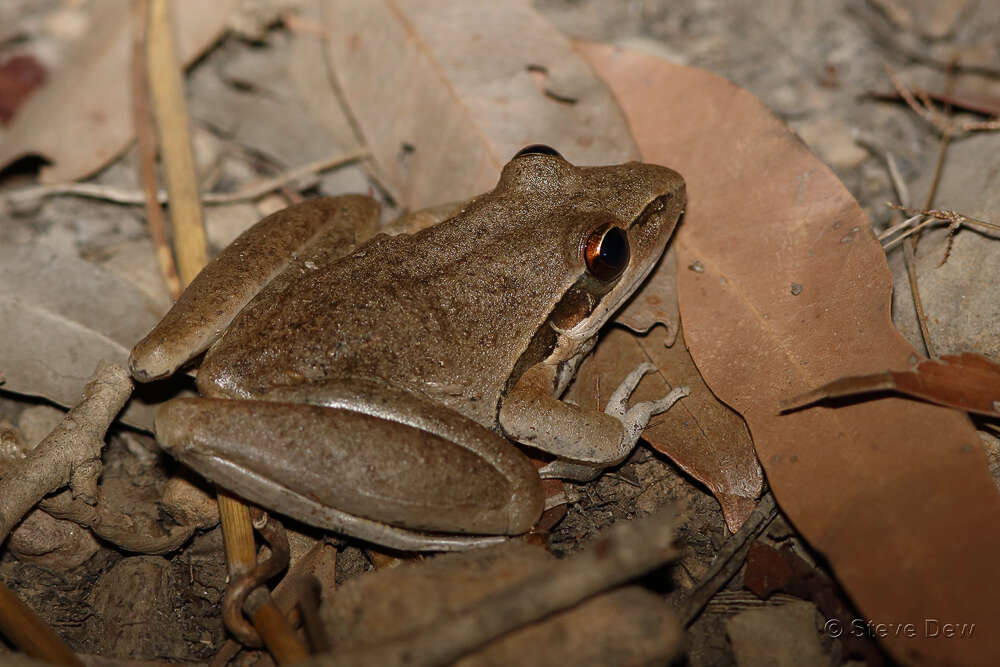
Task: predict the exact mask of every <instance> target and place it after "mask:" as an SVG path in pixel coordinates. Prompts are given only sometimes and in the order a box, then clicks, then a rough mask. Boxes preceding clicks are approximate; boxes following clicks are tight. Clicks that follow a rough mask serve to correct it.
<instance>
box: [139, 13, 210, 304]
mask: <svg viewBox="0 0 1000 667" xmlns="http://www.w3.org/2000/svg"><path fill="white" fill-rule="evenodd" d="M146 46H147V58H148V65H149V83H150V88H151V92H152V97H153V102H154V104H153V108H154V110H155V112H156V124H157V127H158V129H159V132H160V147H161V154H160V157H161V158H162V160H163V171H164V174H165V176H166V180H167V192H169V193H170V222H171V225H172V226H173V229H174V239H175V241H174V242H175V244H176V248H175V250H176V251H177V268H178V270H179V271H180V276H181V280H182V281H183V282H184V284H188V283H190V282H191V281H192V280H194V277H195V276H196V275H198V272H199V271H201V269H202V267H203V266H205V264H206V263H207V262H208V251H207V244H206V242H205V225H204V224H203V222H202V215H201V203H200V201H199V199H198V183H197V180H196V177H195V165H194V151H192V149H191V132H190V129H189V126H188V113H187V105H186V103H185V101H184V82H183V80H182V79H181V68H180V65H179V64H178V61H177V53H176V50H175V49H174V40H173V26H172V25H171V21H170V3H169V2H168V1H167V0H149V34H148V36H147V44H146Z"/></svg>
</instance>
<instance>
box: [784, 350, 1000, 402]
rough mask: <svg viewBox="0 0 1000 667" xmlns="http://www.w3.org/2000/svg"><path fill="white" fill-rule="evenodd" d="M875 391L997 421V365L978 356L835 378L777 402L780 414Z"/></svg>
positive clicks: (999, 367) (999, 391) (999, 390)
mask: <svg viewBox="0 0 1000 667" xmlns="http://www.w3.org/2000/svg"><path fill="white" fill-rule="evenodd" d="M875 391H898V392H899V393H901V394H906V395H907V396H912V397H914V398H922V399H924V400H926V401H930V402H931V403H936V404H938V405H946V406H948V407H949V408H958V409H959V410H965V411H966V412H975V413H977V414H981V415H986V416H987V417H1000V364H996V363H994V362H992V361H990V360H989V359H987V358H986V357H981V356H979V355H978V354H968V353H967V354H960V355H950V354H946V355H945V356H943V357H941V358H940V359H928V360H926V361H922V362H920V363H919V364H917V366H916V368H914V369H913V370H909V371H885V372H884V373H873V374H872V375H855V376H853V377H845V378H838V379H836V380H834V381H833V382H828V383H827V384H825V385H823V386H822V387H818V388H816V389H813V390H812V391H810V392H806V393H805V394H802V395H800V396H796V397H795V398H790V399H788V400H785V401H782V402H781V410H782V411H783V412H788V411H789V410H794V409H795V408H801V407H803V406H806V405H812V404H813V403H816V402H818V401H822V400H824V399H827V398H838V397H841V396H854V395H856V394H865V393H871V392H875Z"/></svg>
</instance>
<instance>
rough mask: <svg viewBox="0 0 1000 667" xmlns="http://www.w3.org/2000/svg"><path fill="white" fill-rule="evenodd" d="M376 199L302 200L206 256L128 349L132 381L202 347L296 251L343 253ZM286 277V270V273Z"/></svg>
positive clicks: (161, 372)
mask: <svg viewBox="0 0 1000 667" xmlns="http://www.w3.org/2000/svg"><path fill="white" fill-rule="evenodd" d="M377 221H378V204H377V203H376V202H375V201H374V200H373V199H371V198H370V197H362V196H359V195H343V196H340V197H322V198H318V199H310V200H308V201H305V202H302V203H301V204H296V205H294V206H289V207H288V208H286V209H282V210H281V211H278V212H277V213H274V214H272V215H269V216H267V217H266V218H264V219H263V220H261V221H259V222H257V223H256V224H255V225H253V226H252V227H250V229H248V230H247V231H245V232H243V234H241V235H240V236H239V238H237V239H236V240H235V241H233V242H232V243H231V244H230V245H228V246H226V248H225V249H224V250H223V251H222V252H221V253H219V255H218V256H217V257H215V259H213V260H212V261H211V262H209V263H208V265H206V266H205V268H204V269H202V271H201V273H199V274H198V275H197V276H196V277H195V279H194V280H193V281H192V282H191V284H190V285H189V286H188V287H187V288H186V289H185V290H184V292H183V294H181V296H180V298H179V299H178V300H177V303H175V304H174V306H173V308H171V309H170V311H169V312H168V313H167V314H166V315H165V316H164V318H163V319H162V320H161V321H160V323H159V324H157V325H156V327H154V328H153V330H152V331H150V332H149V334H147V335H146V337H145V338H143V339H142V340H141V341H139V343H137V344H136V346H135V348H134V349H133V350H132V355H131V357H130V358H129V365H130V366H131V368H132V375H133V376H134V377H135V378H136V379H137V380H139V381H140V382H148V381H150V380H156V379H159V378H162V377H166V376H168V375H170V374H172V373H173V372H174V371H176V370H177V369H178V368H179V367H180V366H181V365H182V364H184V363H186V362H187V361H189V360H190V359H193V358H194V357H196V356H197V355H198V354H200V353H202V352H204V351H205V350H206V349H208V347H209V346H210V345H211V344H212V343H214V342H215V341H216V340H217V339H218V338H219V336H220V335H221V334H222V332H223V331H225V329H226V327H228V326H229V324H230V322H232V321H233V319H234V318H235V317H236V315H237V314H239V312H240V311H241V310H242V309H243V308H244V306H246V305H247V304H248V303H249V302H250V300H251V299H253V298H254V296H256V295H257V293H258V292H260V291H261V290H262V289H264V287H266V286H267V285H268V284H269V283H271V282H272V281H274V280H275V278H276V277H278V276H280V275H281V274H282V273H283V272H285V270H286V269H287V268H288V266H289V264H290V263H291V262H292V261H293V260H295V259H296V258H297V259H298V260H299V261H303V262H304V261H308V260H309V255H310V254H311V253H336V254H337V255H338V256H339V255H344V254H347V253H348V252H350V251H352V250H353V249H354V248H355V247H356V246H357V245H358V244H359V243H361V242H363V241H365V240H367V239H368V238H369V237H371V236H372V234H373V233H374V230H375V224H376V222H377ZM289 278H294V276H289Z"/></svg>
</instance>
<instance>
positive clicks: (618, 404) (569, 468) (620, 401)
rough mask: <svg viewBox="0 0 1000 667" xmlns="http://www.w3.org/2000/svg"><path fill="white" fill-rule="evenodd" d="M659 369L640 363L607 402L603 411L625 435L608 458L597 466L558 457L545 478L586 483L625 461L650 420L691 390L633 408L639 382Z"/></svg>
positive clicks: (547, 468)
mask: <svg viewBox="0 0 1000 667" xmlns="http://www.w3.org/2000/svg"><path fill="white" fill-rule="evenodd" d="M655 370H656V366H655V365H653V364H651V363H649V362H646V363H643V364H640V365H639V367H638V368H636V369H635V370H633V371H632V372H631V373H629V374H628V375H627V376H625V379H624V380H622V382H621V384H619V385H618V388H617V389H615V390H614V392H613V393H612V394H611V398H610V399H608V404H607V406H605V408H604V413H605V414H607V415H609V416H611V417H614V418H615V419H617V420H618V421H620V422H621V425H622V431H623V433H622V438H621V442H619V444H618V447H617V448H615V450H614V451H612V452H609V455H608V458H607V460H605V461H601V462H599V463H598V464H597V465H596V466H595V465H587V464H583V463H576V462H573V461H565V460H555V461H553V462H552V463H549V464H548V465H546V466H544V467H543V468H541V469H540V470H539V471H538V474H539V475H540V476H541V477H542V479H548V478H553V477H557V478H559V479H569V480H574V481H580V482H586V481H590V480H592V479H594V478H595V477H597V476H598V475H599V474H600V472H601V470H602V469H604V468H607V467H610V466H613V465H617V464H618V463H621V462H622V461H624V460H625V457H626V456H628V455H629V452H631V451H632V450H633V449H634V448H635V443H636V442H638V441H639V436H640V435H642V432H643V431H644V430H645V428H646V425H647V424H649V420H650V419H652V418H653V416H654V415H658V414H660V413H662V412H666V411H667V410H669V409H670V408H671V407H672V406H673V404H674V403H676V402H677V401H679V400H680V399H682V398H683V397H685V396H687V395H688V394H689V393H691V390H690V388H688V387H677V388H676V389H673V390H672V391H671V392H670V393H669V394H667V395H666V396H664V397H663V398H661V399H658V400H655V401H643V402H641V403H636V404H635V405H633V406H632V407H629V405H628V399H629V397H630V396H631V395H632V392H634V391H635V388H636V387H638V386H639V381H640V380H642V378H643V377H644V376H645V375H646V374H647V373H651V372H653V371H655Z"/></svg>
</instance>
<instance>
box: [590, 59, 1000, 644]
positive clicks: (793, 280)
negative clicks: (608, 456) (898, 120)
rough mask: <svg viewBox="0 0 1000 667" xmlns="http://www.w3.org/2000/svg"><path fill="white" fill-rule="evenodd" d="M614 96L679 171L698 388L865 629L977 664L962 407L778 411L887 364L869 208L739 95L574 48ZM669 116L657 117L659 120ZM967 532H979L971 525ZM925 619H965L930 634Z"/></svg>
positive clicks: (970, 491)
mask: <svg viewBox="0 0 1000 667" xmlns="http://www.w3.org/2000/svg"><path fill="white" fill-rule="evenodd" d="M581 48H582V49H583V50H584V51H585V52H586V53H587V54H588V55H589V57H590V58H591V62H592V63H593V64H594V65H595V67H596V69H597V70H598V71H599V72H600V73H601V74H602V75H603V76H604V77H605V79H606V80H607V81H608V82H609V83H610V85H611V87H612V89H613V90H614V91H615V93H616V94H617V95H618V99H619V102H620V103H621V104H622V106H623V109H624V110H625V112H626V115H627V116H628V118H629V122H630V125H631V126H632V128H633V131H634V132H635V135H636V138H637V141H638V143H639V144H640V146H641V147H642V149H643V155H644V156H645V158H646V159H647V160H649V161H651V162H662V163H664V164H669V165H671V166H672V167H673V168H675V169H677V170H678V171H680V172H681V173H682V174H683V175H684V177H685V179H686V180H687V185H688V195H689V206H688V212H687V216H686V218H685V220H684V222H683V223H682V224H681V225H680V227H679V229H678V235H677V238H676V241H675V243H676V244H677V249H678V259H679V261H680V262H679V263H680V266H681V267H688V266H691V265H692V264H694V262H695V261H698V262H700V265H701V268H702V269H703V270H702V271H701V272H698V271H693V270H687V269H681V271H680V276H679V291H680V306H681V317H682V320H683V322H684V329H685V336H686V338H687V342H688V345H689V347H690V350H691V354H692V356H693V357H694V359H695V361H696V363H697V364H698V368H699V370H700V371H701V372H702V375H703V376H704V377H705V379H706V381H707V382H708V384H709V385H710V386H711V387H712V390H713V391H714V392H715V394H716V395H718V396H719V397H720V398H721V399H722V400H724V401H725V402H726V403H728V404H729V405H731V406H733V407H734V408H735V409H736V410H737V411H739V412H740V413H741V414H742V415H743V416H744V418H745V419H746V420H747V423H748V425H749V426H750V431H751V433H752V434H753V436H754V442H755V444H756V447H757V452H758V454H759V456H760V460H761V463H762V464H763V465H764V468H765V470H766V471H767V476H768V481H769V482H770V484H771V488H772V490H773V491H774V494H775V497H776V498H777V500H778V502H779V503H780V504H781V506H782V508H783V509H784V511H785V512H786V514H787V515H788V516H789V518H790V519H791V520H792V521H793V522H794V523H795V525H796V527H797V528H798V529H799V530H800V531H801V532H802V534H803V535H804V536H805V537H806V538H807V539H808V540H809V541H810V542H811V543H812V544H813V545H814V546H815V547H816V548H817V549H819V550H820V551H821V552H822V553H823V554H824V555H825V556H826V558H828V559H829V561H830V563H831V564H832V566H833V568H834V571H835V572H836V574H837V576H838V578H839V579H840V581H841V582H842V583H843V584H844V585H845V587H846V588H847V590H848V592H849V593H850V594H851V596H852V598H853V599H854V601H855V602H856V603H857V605H858V607H859V609H860V611H861V612H862V614H863V615H864V616H865V617H866V618H867V619H872V620H873V621H875V622H879V623H896V624H905V623H912V624H913V628H914V631H915V633H916V636H914V637H909V636H905V635H902V634H900V635H892V636H888V637H885V638H883V639H882V641H883V642H884V643H885V646H886V647H887V648H888V649H889V650H890V651H891V652H892V653H893V655H894V656H895V657H896V658H897V659H899V660H901V661H903V662H907V663H936V664H940V663H946V662H951V663H962V664H990V663H992V662H993V660H994V659H995V657H996V655H1000V632H998V629H1000V628H998V627H997V626H998V620H997V619H998V616H997V614H996V599H995V595H994V591H995V590H996V589H997V587H998V584H1000V573H998V571H997V569H996V567H995V560H996V554H997V553H1000V532H998V531H996V530H991V529H989V528H988V527H991V526H996V525H1000V495H998V494H997V492H996V489H995V487H994V484H993V480H992V478H991V477H990V474H989V470H988V467H987V462H986V457H985V455H984V452H983V448H982V446H981V445H980V444H979V439H978V437H977V435H976V432H975V429H974V428H973V427H972V424H971V422H970V421H969V419H968V417H966V416H965V415H963V414H961V413H959V412H956V411H954V410H950V409H946V408H941V407H937V406H933V405H928V404H924V403H918V402H915V401H908V400H903V399H898V398H886V399H881V400H877V401H870V402H864V403H857V404H853V405H850V406H845V407H840V408H837V409H828V408H811V409H807V410H800V411H798V412H795V413H791V414H787V415H782V416H779V415H778V414H777V413H778V402H779V401H780V399H781V398H783V397H785V396H788V395H794V394H795V393H797V392H801V391H804V390H807V389H809V388H810V387H815V386H817V385H820V384H823V383H824V382H827V381H829V380H832V379H834V378H837V377H842V376H844V375H862V374H866V373H870V372H873V371H878V370H881V369H884V368H891V367H893V366H896V367H900V366H905V365H906V364H907V363H908V360H909V359H910V357H911V355H913V353H914V351H913V348H912V347H911V346H910V345H909V344H907V343H906V341H905V340H904V339H903V338H902V336H901V335H900V334H899V332H897V331H896V330H895V329H894V328H893V326H892V323H891V321H890V319H889V294H890V289H891V282H890V277H889V273H888V269H887V266H886V262H885V258H884V255H883V253H882V250H881V248H880V246H879V244H878V243H877V241H876V240H875V238H874V236H873V235H872V233H871V228H870V222H869V220H868V219H867V217H866V216H865V215H864V213H863V212H862V211H861V209H860V208H859V207H858V205H857V203H856V202H855V201H854V200H853V199H852V198H851V196H850V195H849V194H848V192H847V191H846V190H845V189H844V187H843V185H842V184H841V183H840V182H839V181H838V180H837V179H836V177H835V176H834V175H833V174H832V173H831V172H830V170H829V169H828V168H827V167H825V166H824V165H823V164H822V163H820V162H819V160H818V159H816V158H815V157H814V156H813V155H812V154H811V153H810V152H809V151H808V150H807V149H806V148H805V146H804V145H803V144H802V143H801V142H800V141H798V140H797V139H796V138H795V136H794V135H793V134H792V133H791V132H789V131H788V129H787V128H786V127H784V126H783V124H782V123H781V122H780V121H779V120H778V119H777V118H775V117H774V116H773V115H771V114H770V113H769V112H768V111H767V109H766V108H764V106H763V105H762V104H760V102H758V101H757V100H756V99H755V98H754V97H753V96H752V95H750V94H749V93H747V92H746V91H744V90H741V89H739V88H737V87H736V86H734V85H733V84H731V83H729V82H728V81H725V80H723V79H721V78H719V77H716V76H714V75H711V74H709V73H707V72H703V71H699V70H695V69H690V68H686V67H680V66H675V65H670V64H668V63H666V62H664V61H661V60H658V59H656V58H654V57H652V56H647V55H643V54H639V53H636V52H632V51H616V50H614V49H612V48H608V47H599V46H584V47H581ZM664 128H668V129H664ZM984 527H985V528H984ZM926 619H941V620H942V622H950V623H976V624H977V630H976V632H975V633H974V636H973V637H972V638H965V639H962V640H961V641H957V640H956V641H944V640H942V639H941V637H937V638H935V637H932V636H929V634H928V632H926V626H925V622H926Z"/></svg>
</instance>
